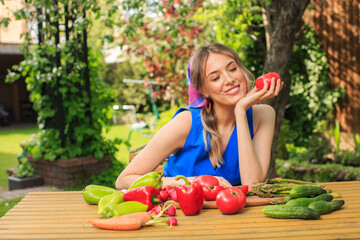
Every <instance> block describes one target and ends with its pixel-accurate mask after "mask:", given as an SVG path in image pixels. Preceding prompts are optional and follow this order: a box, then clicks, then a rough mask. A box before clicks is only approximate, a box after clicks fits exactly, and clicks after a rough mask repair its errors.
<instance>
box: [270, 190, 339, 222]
mask: <svg viewBox="0 0 360 240" xmlns="http://www.w3.org/2000/svg"><path fill="white" fill-rule="evenodd" d="M285 199H286V203H285V204H284V205H271V206H266V207H264V208H263V213H264V214H265V215H267V216H269V217H273V218H298V219H319V218H320V215H322V214H327V213H330V212H332V211H335V210H338V209H340V208H341V207H342V206H343V205H344V204H345V201H344V200H334V201H333V195H331V194H329V193H328V192H327V191H326V190H325V189H324V188H322V187H320V186H312V185H302V186H297V187H294V188H292V189H291V190H290V191H289V195H288V196H286V198H285Z"/></svg>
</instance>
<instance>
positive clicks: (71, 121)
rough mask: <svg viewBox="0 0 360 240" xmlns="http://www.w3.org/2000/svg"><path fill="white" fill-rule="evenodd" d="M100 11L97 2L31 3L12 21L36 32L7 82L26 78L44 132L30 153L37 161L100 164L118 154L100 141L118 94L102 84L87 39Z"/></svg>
mask: <svg viewBox="0 0 360 240" xmlns="http://www.w3.org/2000/svg"><path fill="white" fill-rule="evenodd" d="M99 10H100V9H99V7H98V6H97V4H96V1H95V0H90V1H89V0H79V1H70V0H62V1H57V0H56V1H50V0H32V1H30V0H29V1H26V3H25V4H24V7H23V8H21V9H19V10H17V11H16V12H14V19H13V20H19V19H24V20H26V21H27V23H29V24H31V23H32V28H31V29H29V30H28V32H25V34H24V35H25V42H24V45H23V53H24V57H25V60H24V61H22V62H21V63H20V64H19V65H17V66H14V67H13V69H12V71H10V72H9V74H8V75H7V78H6V81H7V82H13V81H16V80H17V79H19V78H20V77H24V78H25V82H26V84H27V88H28V90H29V91H30V100H31V101H32V102H33V103H34V109H35V110H36V111H37V113H38V124H39V128H40V130H41V131H40V133H39V134H38V136H37V138H36V141H33V142H31V143H30V145H29V146H31V148H29V149H28V150H29V151H30V154H33V155H34V158H35V159H39V158H44V159H46V160H49V161H54V160H56V159H58V158H62V159H67V158H74V157H80V156H95V157H97V158H99V159H101V158H103V156H104V155H113V154H114V153H115V151H116V148H115V142H114V141H107V140H105V139H103V138H102V128H103V126H105V125H107V124H108V122H109V119H110V118H111V105H112V101H113V98H114V97H115V95H114V94H115V93H114V91H112V90H110V89H109V88H107V86H106V85H104V84H103V83H102V81H100V79H99V76H98V66H97V64H98V63H99V55H98V53H96V52H94V51H92V50H91V47H89V46H88V40H87V34H88V31H89V28H90V26H91V22H90V18H89V15H90V14H95V15H96V16H98V17H100V12H99ZM10 20H11V19H6V20H4V21H3V23H4V24H5V25H6V21H10ZM32 31H34V32H36V33H37V39H35V40H34V39H33V38H32V36H31V32H32ZM116 142H117V141H116Z"/></svg>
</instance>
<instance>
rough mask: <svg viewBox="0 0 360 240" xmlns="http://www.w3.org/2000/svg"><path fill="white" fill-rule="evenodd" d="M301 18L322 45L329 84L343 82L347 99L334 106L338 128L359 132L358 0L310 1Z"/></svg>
mask: <svg viewBox="0 0 360 240" xmlns="http://www.w3.org/2000/svg"><path fill="white" fill-rule="evenodd" d="M311 4H313V5H314V6H315V8H314V9H313V10H307V12H306V13H305V15H304V16H305V18H304V19H305V21H306V22H309V23H311V25H312V26H313V27H314V29H315V32H316V33H317V36H318V37H319V39H320V40H321V41H322V43H323V45H324V50H325V52H326V55H327V58H328V61H329V66H330V75H329V77H330V79H331V84H332V86H333V87H335V86H338V85H339V84H343V85H344V86H345V91H346V94H347V99H346V100H345V101H343V102H342V103H341V105H340V106H339V107H337V109H336V118H337V120H338V121H339V123H340V127H341V130H342V131H346V132H359V131H360V38H359V35H360V34H359V33H360V1H359V0H312V1H311Z"/></svg>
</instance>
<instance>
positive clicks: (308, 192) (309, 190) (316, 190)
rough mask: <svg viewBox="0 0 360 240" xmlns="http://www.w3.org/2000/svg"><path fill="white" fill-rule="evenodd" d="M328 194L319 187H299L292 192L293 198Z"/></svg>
mask: <svg viewBox="0 0 360 240" xmlns="http://www.w3.org/2000/svg"><path fill="white" fill-rule="evenodd" d="M324 193H326V190H325V189H323V188H322V187H318V186H306V185H305V186H304V185H303V186H297V187H294V188H293V189H291V190H290V192H289V194H290V196H291V197H292V198H301V197H314V196H318V195H321V194H324Z"/></svg>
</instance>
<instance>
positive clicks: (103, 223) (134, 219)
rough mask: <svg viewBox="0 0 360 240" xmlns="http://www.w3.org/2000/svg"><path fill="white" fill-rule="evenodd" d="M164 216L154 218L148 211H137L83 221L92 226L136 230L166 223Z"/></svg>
mask: <svg viewBox="0 0 360 240" xmlns="http://www.w3.org/2000/svg"><path fill="white" fill-rule="evenodd" d="M166 221H167V220H166V219H165V218H161V217H159V216H155V217H154V218H153V217H152V216H151V215H150V214H149V213H148V212H138V213H131V214H126V215H122V216H118V217H113V218H108V219H100V218H95V219H90V220H88V221H86V222H85V223H91V224H92V225H93V226H95V227H98V228H102V229H110V230H123V231H124V230H136V229H139V228H141V227H144V226H149V225H166V224H165V222H166Z"/></svg>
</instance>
